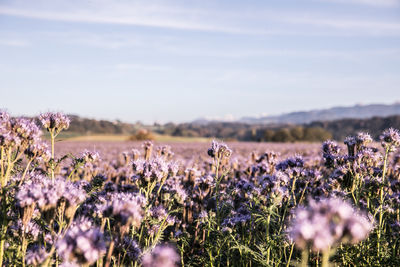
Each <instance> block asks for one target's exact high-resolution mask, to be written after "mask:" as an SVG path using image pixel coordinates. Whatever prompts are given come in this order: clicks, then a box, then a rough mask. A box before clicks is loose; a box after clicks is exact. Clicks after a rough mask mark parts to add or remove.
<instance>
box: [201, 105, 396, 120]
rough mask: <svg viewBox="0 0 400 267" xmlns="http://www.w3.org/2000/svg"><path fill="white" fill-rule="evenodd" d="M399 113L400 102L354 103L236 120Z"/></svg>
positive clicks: (360, 116) (347, 116)
mask: <svg viewBox="0 0 400 267" xmlns="http://www.w3.org/2000/svg"><path fill="white" fill-rule="evenodd" d="M393 115H400V103H394V104H389V105H386V104H370V105H355V106H351V107H333V108H329V109H315V110H310V111H297V112H290V113H284V114H281V115H274V116H263V117H260V118H256V117H243V118H241V119H239V120H237V121H236V122H242V123H249V124H271V123H273V124H306V123H311V122H314V121H333V120H340V119H368V118H372V117H387V116H393ZM195 122H196V123H199V122H201V124H205V123H206V122H207V120H206V119H198V120H196V121H195Z"/></svg>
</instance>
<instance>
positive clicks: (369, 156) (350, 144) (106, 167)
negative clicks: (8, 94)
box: [0, 113, 400, 267]
mask: <svg viewBox="0 0 400 267" xmlns="http://www.w3.org/2000/svg"><path fill="white" fill-rule="evenodd" d="M0 115H1V116H0V118H1V120H0V123H1V127H0V129H1V131H2V132H0V137H1V138H0V145H1V158H0V167H1V168H0V170H1V172H0V178H1V179H0V180H1V191H0V193H1V198H0V204H1V210H0V211H1V217H0V218H1V222H2V223H1V229H0V230H1V231H0V241H1V242H0V252H2V253H0V262H1V263H3V264H4V265H7V266H9V265H12V264H15V265H21V266H23V265H30V266H39V265H40V266H54V265H57V264H59V265H60V266H103V265H104V266H139V265H143V266H144V267H149V266H179V265H181V266H249V267H250V266H291V265H298V264H301V265H302V266H307V265H312V266H320V265H321V266H324V267H327V266H329V264H334V265H336V266H354V265H357V266H371V265H376V264H377V263H378V265H383V266H398V265H399V264H400V261H399V259H400V249H399V246H398V241H399V240H400V239H399V234H398V233H399V231H400V227H399V225H400V223H399V216H400V201H399V196H400V186H399V184H400V179H399V177H400V172H399V170H400V154H399V153H398V152H397V151H398V150H397V149H398V148H399V147H400V133H399V131H397V130H394V129H389V130H386V131H385V132H384V133H383V134H382V136H381V143H373V142H372V138H371V137H370V136H369V135H368V134H365V133H359V134H358V135H356V136H352V137H348V138H346V140H345V144H337V143H335V142H333V141H326V142H324V143H323V144H320V143H240V142H229V143H227V144H224V143H221V142H214V141H213V142H183V141H182V140H181V141H180V142H176V141H177V140H175V139H159V141H155V142H154V143H153V142H149V141H146V142H129V141H125V140H124V139H122V138H121V139H119V138H116V137H115V136H114V137H113V138H110V137H107V138H105V137H104V136H103V137H101V136H99V137H98V138H93V139H91V141H87V140H82V139H73V138H71V139H63V138H60V139H56V136H57V134H58V133H59V132H60V131H61V130H62V129H63V128H68V125H69V120H68V118H67V117H65V116H64V115H62V114H53V113H46V114H44V115H42V117H41V121H42V124H43V126H44V128H47V129H48V131H49V133H50V135H51V138H50V140H46V141H43V140H42V139H41V130H40V128H39V127H38V126H36V125H35V124H34V123H33V122H31V121H29V120H26V119H22V118H10V117H9V116H8V114H6V113H0ZM103 138H105V139H106V141H105V140H104V139H103ZM185 141H189V140H185ZM191 141H193V140H191ZM53 145H54V146H53Z"/></svg>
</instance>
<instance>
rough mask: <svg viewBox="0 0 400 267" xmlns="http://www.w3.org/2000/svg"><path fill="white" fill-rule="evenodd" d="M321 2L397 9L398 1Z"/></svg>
mask: <svg viewBox="0 0 400 267" xmlns="http://www.w3.org/2000/svg"><path fill="white" fill-rule="evenodd" d="M319 1H321V2H333V3H343V4H355V5H367V6H374V7H398V6H400V1H399V0H319Z"/></svg>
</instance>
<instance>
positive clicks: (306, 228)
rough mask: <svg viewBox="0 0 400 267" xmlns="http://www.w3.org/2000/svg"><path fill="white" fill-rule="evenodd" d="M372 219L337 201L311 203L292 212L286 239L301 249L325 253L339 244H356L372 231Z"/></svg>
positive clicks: (312, 201)
mask: <svg viewBox="0 0 400 267" xmlns="http://www.w3.org/2000/svg"><path fill="white" fill-rule="evenodd" d="M372 227H373V223H372V221H371V219H369V218H367V217H365V216H363V215H362V214H361V213H360V212H358V211H356V210H354V208H353V207H352V206H351V205H350V204H348V203H347V202H344V201H342V200H340V199H337V198H330V199H322V200H321V201H320V202H316V201H314V200H311V201H310V203H309V206H308V207H299V208H297V209H296V210H295V213H294V219H293V220H292V224H291V226H290V228H289V237H290V239H291V240H293V241H294V242H295V244H296V246H297V247H299V248H301V249H306V248H312V249H313V250H314V251H325V250H327V249H328V248H330V247H332V246H334V245H337V244H339V243H353V244H354V243H357V242H360V241H362V240H364V239H365V238H366V237H367V236H368V234H369V232H370V231H371V230H372Z"/></svg>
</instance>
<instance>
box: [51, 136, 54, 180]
mask: <svg viewBox="0 0 400 267" xmlns="http://www.w3.org/2000/svg"><path fill="white" fill-rule="evenodd" d="M50 135H51V160H52V164H51V179H53V180H54V169H55V168H54V164H55V162H54V141H55V135H54V132H53V131H51V132H50Z"/></svg>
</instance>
